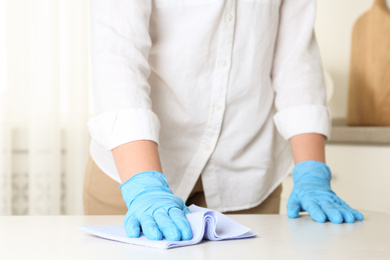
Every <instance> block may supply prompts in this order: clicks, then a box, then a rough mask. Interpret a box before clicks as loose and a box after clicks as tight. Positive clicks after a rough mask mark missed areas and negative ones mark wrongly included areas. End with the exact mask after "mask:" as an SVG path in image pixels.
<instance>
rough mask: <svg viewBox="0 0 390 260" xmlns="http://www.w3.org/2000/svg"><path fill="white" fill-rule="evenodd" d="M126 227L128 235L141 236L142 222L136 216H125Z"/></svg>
mask: <svg viewBox="0 0 390 260" xmlns="http://www.w3.org/2000/svg"><path fill="white" fill-rule="evenodd" d="M124 222H125V223H124V224H125V229H126V234H127V236H128V237H139V235H140V233H141V229H140V224H139V222H138V220H137V219H136V218H133V217H128V218H125V221H124Z"/></svg>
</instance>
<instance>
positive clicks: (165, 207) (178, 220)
mask: <svg viewBox="0 0 390 260" xmlns="http://www.w3.org/2000/svg"><path fill="white" fill-rule="evenodd" d="M120 189H121V191H122V196H123V199H124V201H125V203H126V205H127V208H128V212H127V214H126V216H125V220H124V225H125V229H126V233H127V235H128V236H129V237H139V236H140V232H141V229H142V232H143V233H144V235H145V236H146V237H147V238H148V239H150V240H161V239H162V238H163V237H165V239H167V240H171V241H179V240H190V239H191V238H192V232H191V226H190V224H189V222H188V220H187V218H186V217H185V214H188V213H191V212H190V211H189V209H188V208H187V206H186V205H185V203H184V201H183V200H182V199H181V198H179V197H177V196H175V195H174V194H173V193H172V191H171V190H170V189H169V187H168V182H167V179H166V178H165V176H164V175H163V174H161V173H159V172H156V171H146V172H141V173H138V174H136V175H134V176H133V177H132V178H130V179H129V180H127V181H126V182H124V183H123V184H122V185H121V186H120Z"/></svg>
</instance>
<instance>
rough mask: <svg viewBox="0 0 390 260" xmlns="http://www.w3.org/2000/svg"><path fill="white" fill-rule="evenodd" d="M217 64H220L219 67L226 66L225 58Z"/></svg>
mask: <svg viewBox="0 0 390 260" xmlns="http://www.w3.org/2000/svg"><path fill="white" fill-rule="evenodd" d="M219 65H221V67H226V65H227V62H226V61H225V60H221V61H220V62H219Z"/></svg>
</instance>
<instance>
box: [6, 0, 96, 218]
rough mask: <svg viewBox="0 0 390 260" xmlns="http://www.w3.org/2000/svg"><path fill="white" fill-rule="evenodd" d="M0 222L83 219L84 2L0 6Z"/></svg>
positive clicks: (21, 1)
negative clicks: (53, 217)
mask: <svg viewBox="0 0 390 260" xmlns="http://www.w3.org/2000/svg"><path fill="white" fill-rule="evenodd" d="M0 27H1V28H0V69H1V71H0V102H1V103H0V123H1V125H0V215H25V214H29V215H48V214H82V213H83V212H82V185H83V177H84V171H85V166H86V162H87V157H88V143H89V136H88V131H87V127H86V125H87V120H88V118H89V117H90V115H91V113H92V111H91V106H90V103H91V102H90V97H89V96H90V94H89V93H90V91H89V89H90V86H89V82H90V80H89V75H90V73H89V51H88V47H89V42H88V39H89V37H88V33H89V30H88V29H89V24H88V0H0Z"/></svg>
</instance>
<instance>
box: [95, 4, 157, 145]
mask: <svg viewBox="0 0 390 260" xmlns="http://www.w3.org/2000/svg"><path fill="white" fill-rule="evenodd" d="M151 9H152V1H151V0H142V1H133V0H130V1H129V0H114V1H111V0H110V1H109V0H93V1H91V3H90V22H91V23H90V26H91V27H90V28H91V68H92V69H91V72H92V89H93V96H94V105H95V112H96V116H95V117H93V118H92V119H91V120H90V121H89V123H88V128H89V131H90V134H91V137H92V138H93V139H94V140H95V141H96V142H97V143H99V144H100V145H101V146H102V147H104V148H105V149H106V150H111V149H113V148H115V147H117V146H119V145H121V144H124V143H127V142H131V141H135V140H152V141H155V142H156V143H158V133H159V127H160V124H159V120H158V118H157V116H156V114H155V113H154V112H153V111H152V109H151V107H152V104H151V100H150V85H149V83H148V80H147V79H148V77H149V74H150V66H149V63H148V55H149V50H150V48H151V39H150V36H149V21H150V15H151Z"/></svg>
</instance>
